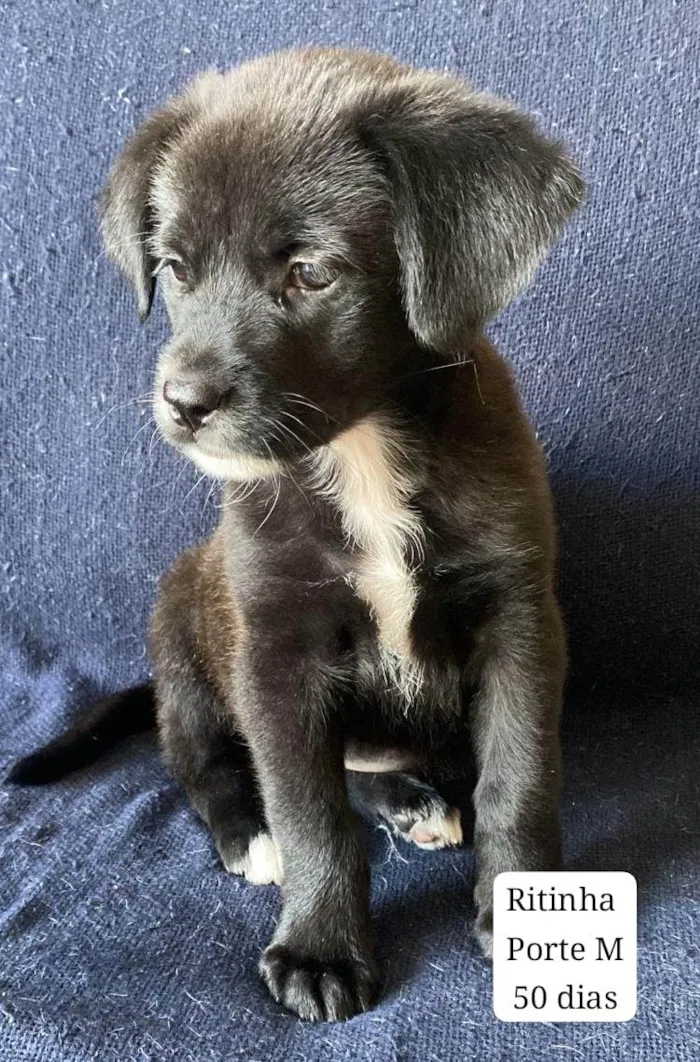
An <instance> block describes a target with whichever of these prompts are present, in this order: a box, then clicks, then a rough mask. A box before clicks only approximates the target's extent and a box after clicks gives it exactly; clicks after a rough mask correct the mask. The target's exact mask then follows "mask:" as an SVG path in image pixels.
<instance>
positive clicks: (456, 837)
mask: <svg viewBox="0 0 700 1062" xmlns="http://www.w3.org/2000/svg"><path fill="white" fill-rule="evenodd" d="M387 819H388V822H389V824H390V825H391V826H392V828H393V829H394V830H395V831H396V832H397V833H400V834H401V836H402V837H403V838H404V839H405V840H406V841H412V842H413V844H415V845H418V847H419V848H426V849H431V848H448V847H449V846H451V845H457V844H461V843H462V817H461V815H460V812H459V809H458V808H451V807H449V806H448V805H447V803H446V802H445V801H444V800H443V799H442V797H440V796H438V795H437V793H436V794H435V795H434V797H433V798H432V799H431V800H430V802H429V803H423V804H422V805H419V806H418V807H417V808H416V807H407V808H400V809H394V810H392V812H391V815H390V816H387Z"/></svg>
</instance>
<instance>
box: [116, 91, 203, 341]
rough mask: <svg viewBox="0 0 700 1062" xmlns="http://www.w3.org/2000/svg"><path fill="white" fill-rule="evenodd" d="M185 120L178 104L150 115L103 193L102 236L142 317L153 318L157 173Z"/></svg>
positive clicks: (127, 146) (121, 158) (133, 139)
mask: <svg viewBox="0 0 700 1062" xmlns="http://www.w3.org/2000/svg"><path fill="white" fill-rule="evenodd" d="M184 119H185V114H184V110H183V108H182V107H179V106H177V105H171V106H170V107H169V108H167V109H166V110H163V111H160V112H158V113H156V114H154V115H152V116H151V117H150V118H148V119H147V120H146V122H144V124H143V125H142V126H141V127H140V129H138V130H137V131H136V133H134V135H133V136H132V138H131V139H130V140H129V142H128V143H127V145H126V147H125V148H124V150H123V151H122V153H121V155H120V156H119V158H118V159H117V161H116V163H115V164H114V167H113V168H112V171H111V173H110V175H109V178H108V180H107V184H106V186H105V189H104V191H103V193H102V201H101V214H102V226H101V227H102V238H103V240H104V243H105V247H106V248H107V252H108V254H109V255H110V257H111V258H112V259H113V260H114V261H115V262H116V264H117V265H118V266H119V268H120V269H121V270H122V272H123V273H124V275H125V276H126V277H127V279H128V280H129V281H131V283H132V285H133V286H134V288H135V290H136V297H137V300H138V308H139V316H140V318H141V320H142V321H145V319H146V318H147V317H148V314H149V311H150V309H151V304H152V302H153V295H154V292H155V286H156V281H155V277H154V275H153V270H154V269H155V266H156V262H155V261H154V259H153V257H152V255H151V253H150V249H149V236H150V235H151V232H152V230H153V213H152V208H151V204H150V201H149V196H150V192H151V182H152V178H153V172H154V169H155V167H156V164H157V163H158V162H159V161H160V160H161V158H162V156H163V153H164V151H165V150H166V149H167V146H168V144H169V143H171V142H172V140H173V138H174V137H175V136H176V135H177V134H178V132H179V131H180V130H181V128H182V126H183V123H184Z"/></svg>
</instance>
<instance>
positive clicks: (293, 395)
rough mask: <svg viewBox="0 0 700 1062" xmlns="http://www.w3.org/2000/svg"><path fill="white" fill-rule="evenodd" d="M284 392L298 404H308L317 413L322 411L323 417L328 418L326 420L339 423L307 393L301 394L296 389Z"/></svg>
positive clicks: (286, 396)
mask: <svg viewBox="0 0 700 1062" xmlns="http://www.w3.org/2000/svg"><path fill="white" fill-rule="evenodd" d="M283 394H284V397H285V398H291V400H292V401H293V402H295V403H296V404H297V405H301V406H308V408H309V409H313V410H314V412H315V413H320V414H321V416H322V417H325V418H326V420H328V421H331V420H332V421H333V423H334V424H337V423H338V421H337V420H336V418H335V417H332V416H331V415H330V413H328V412H326V410H325V409H321V407H320V406H319V405H317V404H316V402H312V401H311V399H310V398H307V397H306V396H305V395H300V394H298V392H296V391H284V392H283Z"/></svg>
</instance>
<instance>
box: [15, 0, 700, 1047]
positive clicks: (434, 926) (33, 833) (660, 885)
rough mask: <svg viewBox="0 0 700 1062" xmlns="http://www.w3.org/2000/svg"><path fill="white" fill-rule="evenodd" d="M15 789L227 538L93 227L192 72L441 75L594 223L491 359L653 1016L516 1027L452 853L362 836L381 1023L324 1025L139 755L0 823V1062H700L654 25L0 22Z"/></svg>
mask: <svg viewBox="0 0 700 1062" xmlns="http://www.w3.org/2000/svg"><path fill="white" fill-rule="evenodd" d="M0 25H1V27H2V40H1V43H0V48H1V49H2V52H1V55H0V57H1V60H2V61H1V62H0V116H1V117H0V142H1V144H2V147H1V149H0V258H1V263H2V284H1V291H0V349H1V351H2V354H1V356H0V357H1V363H2V379H1V381H0V403H1V409H0V436H1V442H0V447H1V449H0V452H1V454H2V460H1V461H0V498H1V499H2V510H1V518H0V519H1V524H0V593H1V598H0V625H1V634H2V638H1V640H0V666H1V667H2V685H1V686H0V770H2V771H3V772H4V771H5V770H6V768H7V767H9V764H10V763H11V761H12V760H13V759H14V758H16V757H17V756H18V755H19V754H21V753H24V752H26V751H28V750H30V749H31V748H32V747H33V746H35V745H36V744H37V743H38V742H40V741H44V740H45V739H47V738H49V737H51V736H53V735H54V734H56V733H58V732H59V731H60V730H61V729H62V728H63V727H64V726H65V725H66V724H67V723H68V722H69V720H70V719H71V718H73V717H74V715H75V714H76V713H77V712H79V711H80V710H81V706H84V705H85V703H86V702H88V701H89V700H90V698H91V697H92V696H94V694H95V693H96V692H97V691H99V690H104V689H113V688H117V687H120V686H123V685H127V684H130V683H132V682H134V681H136V680H137V679H139V678H141V677H142V676H143V675H144V674H145V673H146V672H147V668H148V664H147V660H146V657H145V651H144V632H145V625H146V619H147V614H148V610H149V608H150V605H151V603H152V601H153V597H154V594H155V589H156V582H157V578H158V576H159V573H160V572H162V571H163V570H164V568H165V567H166V566H167V565H168V564H169V563H170V562H171V560H172V559H173V558H174V557H175V556H176V554H177V553H178V552H179V551H180V550H181V549H182V548H183V546H185V545H186V544H188V543H190V542H192V541H193V540H194V539H196V538H199V537H201V536H203V535H204V534H205V532H206V530H207V529H208V528H209V527H210V526H211V524H212V522H213V521H214V520H215V518H216V496H215V494H214V493H210V487H209V484H208V483H205V482H202V483H200V484H198V485H197V477H196V475H195V473H194V472H193V471H192V470H190V469H189V468H188V467H187V466H186V465H185V464H183V463H182V462H181V461H180V460H179V459H178V458H177V457H176V455H175V454H173V453H171V452H169V451H166V450H165V448H164V447H163V445H162V444H161V443H160V442H158V441H157V440H155V439H153V438H152V427H153V426H152V424H151V423H150V420H149V417H150V411H149V410H148V407H147V404H146V403H143V402H139V401H138V399H139V397H143V396H144V395H146V394H147V392H148V391H149V388H150V386H151V379H152V370H153V366H154V355H155V351H156V349H157V347H158V344H159V342H160V341H161V339H162V337H163V336H164V335H165V322H164V315H163V313H162V309H160V308H159V309H158V311H157V312H156V313H155V314H154V315H153V317H152V319H151V321H149V323H148V325H147V327H146V328H145V329H144V330H142V329H140V328H139V326H138V323H137V319H136V313H135V305H134V300H133V297H132V295H131V293H130V292H129V291H127V289H126V287H125V285H124V284H123V282H122V281H121V280H119V279H117V277H116V275H115V273H114V271H113V270H112V268H111V267H110V266H109V265H108V264H107V263H106V261H105V258H104V256H103V254H102V252H101V248H100V245H99V242H98V237H97V231H96V221H95V200H96V196H97V194H98V191H99V189H100V186H101V184H102V182H103V179H104V177H105V174H106V171H107V168H108V166H109V164H110V162H111V160H112V159H113V157H114V155H115V153H116V152H117V150H118V149H119V147H120V145H121V144H122V143H123V142H124V140H125V138H126V137H127V136H128V134H129V133H130V132H131V130H132V129H134V127H135V126H136V125H137V123H138V122H139V121H140V119H141V118H142V116H143V115H144V114H145V113H146V112H147V111H148V110H149V109H150V108H151V107H153V106H154V105H156V104H157V103H158V102H159V101H162V100H163V99H164V98H165V97H167V96H168V94H169V93H171V92H172V91H173V90H175V89H176V88H178V87H179V86H180V85H181V84H182V83H183V82H184V81H185V80H186V79H187V77H188V76H190V75H191V74H193V73H195V72H196V71H199V70H201V69H202V68H205V67H207V66H210V65H218V66H223V67H225V66H228V65H230V64H233V63H235V62H238V61H240V60H242V59H245V58H247V57H249V56H252V55H255V54H258V53H260V52H262V51H268V50H271V49H274V48H278V47H282V46H287V45H290V44H295V43H324V42H325V43H343V44H358V45H364V46H368V47H373V48H378V49H381V50H386V51H390V52H392V53H393V54H395V55H397V56H398V57H400V58H402V59H405V60H408V61H411V62H414V63H416V64H422V65H427V66H432V67H435V68H438V69H442V68H445V67H449V68H450V69H452V70H456V71H457V72H459V73H461V74H463V75H465V76H467V77H470V78H471V79H472V80H473V81H474V82H475V83H476V84H477V85H478V86H479V87H482V88H487V89H490V90H492V91H494V92H496V93H500V94H502V95H506V96H509V97H511V98H513V99H515V100H516V101H517V102H518V103H519V104H520V105H521V106H522V107H524V108H526V109H528V110H530V111H533V112H534V113H535V114H536V115H538V116H539V117H540V119H541V122H542V124H543V126H544V128H545V129H546V130H548V131H549V132H550V133H552V134H553V135H555V136H558V137H561V138H563V139H565V140H567V141H568V142H569V143H570V144H571V145H572V148H573V150H574V152H575V154H576V155H577V157H578V158H579V159H580V161H581V163H582V166H583V169H584V172H585V175H586V177H587V178H588V180H589V183H590V198H589V203H588V205H587V207H586V209H585V210H584V211H582V212H581V213H580V215H579V216H578V217H577V219H576V220H575V221H574V223H573V224H572V226H571V228H570V229H569V231H568V233H567V235H566V236H565V238H564V240H563V241H562V243H561V245H560V246H559V247H558V248H557V250H556V251H555V252H554V254H553V255H552V257H551V258H550V260H549V261H548V262H547V263H546V265H545V267H544V268H543V269H542V270H541V272H540V274H539V275H538V279H537V281H536V284H535V286H534V288H533V289H532V290H531V291H530V292H529V293H528V294H527V295H525V296H523V297H522V298H521V299H520V300H519V301H518V302H517V304H516V305H515V306H514V307H512V308H511V309H510V310H509V311H508V312H507V313H506V314H505V315H504V316H503V317H502V318H501V319H500V321H498V322H497V323H496V324H495V325H494V327H493V329H492V332H493V335H494V336H495V338H496V339H497V341H498V342H499V343H500V345H501V349H502V350H503V352H504V353H505V354H506V355H507V356H508V357H509V358H510V359H511V361H512V362H513V364H514V365H515V367H516V370H517V373H518V376H519V379H520V381H521V384H522V389H523V393H524V396H525V399H526V402H527V405H528V408H529V409H530V411H531V414H532V417H533V419H534V421H535V422H536V424H537V426H538V428H539V430H540V433H541V437H542V439H543V441H544V443H545V446H546V448H547V451H548V454H549V460H550V466H551V471H552V478H553V482H554V486H555V490H556V495H557V503H558V509H559V514H560V523H561V585H562V594H563V599H564V604H565V608H566V614H567V620H568V627H569V632H570V642H571V652H572V683H571V692H570V696H569V701H568V711H567V717H566V724H565V729H566V747H567V785H566V791H565V797H564V814H565V822H566V838H567V842H566V847H567V855H568V859H569V865H570V866H571V867H572V868H585V869H596V870H604V869H625V870H630V871H632V872H633V873H635V874H636V875H637V878H638V881H639V885H640V950H639V954H640V958H639V965H640V1001H639V1016H638V1018H637V1019H635V1020H634V1021H633V1022H630V1023H628V1024H625V1025H617V1024H615V1025H603V1024H596V1025H592V1026H589V1025H576V1024H574V1025H559V1026H552V1025H534V1026H533V1025H506V1024H502V1023H499V1022H497V1021H496V1020H495V1018H494V1017H493V1014H492V1011H491V1001H490V991H491V973H490V970H489V968H488V966H487V965H486V964H485V963H484V962H483V961H482V960H481V959H480V958H479V957H478V955H477V952H476V949H475V946H474V944H473V943H472V941H471V939H470V938H469V936H468V932H467V929H468V925H469V923H470V922H471V920H472V918H473V909H472V906H471V899H470V892H471V885H472V878H473V864H472V856H471V851H470V850H469V848H467V849H465V850H463V851H460V852H451V853H435V854H428V853H420V852H416V851H409V850H408V849H404V848H403V847H402V848H400V849H398V850H393V849H392V848H391V847H390V845H389V844H388V841H387V839H386V837H385V836H384V834H382V833H381V832H379V831H372V832H369V833H368V843H369V845H370V849H371V853H372V860H373V874H374V886H373V887H374V904H375V910H376V912H377V931H378V936H379V942H380V957H381V959H382V962H383V967H384V970H385V973H386V979H387V985H386V991H385V995H384V998H383V1000H382V1003H381V1005H380V1006H379V1007H378V1009H377V1010H375V1011H373V1012H372V1013H371V1014H369V1015H366V1016H362V1017H360V1018H357V1019H354V1020H353V1021H351V1022H349V1023H347V1024H346V1025H344V1026H339V1027H338V1026H337V1027H323V1028H308V1027H305V1026H303V1025H301V1024H300V1023H299V1022H298V1021H296V1019H295V1018H293V1017H291V1016H290V1015H287V1014H283V1013H281V1012H280V1011H279V1010H278V1009H277V1008H276V1007H275V1006H274V1004H272V1002H271V1001H270V1000H269V999H268V998H267V996H266V994H265V992H264V990H263V989H262V987H261V986H260V985H259V983H258V981H257V979H256V975H255V962H256V956H257V954H258V952H259V950H260V949H261V947H262V946H263V945H264V944H265V943H266V941H267V940H268V938H269V936H270V935H271V932H272V928H273V924H274V918H275V917H276V914H277V912H278V895H277V892H276V890H275V889H271V888H265V889H256V888H254V887H252V886H249V885H247V884H246V883H244V882H242V881H239V880H238V879H232V878H230V877H228V876H227V875H225V874H224V873H223V871H221V869H220V868H219V866H218V864H217V860H216V858H215V855H214V852H213V849H212V846H211V844H210V842H209V839H208V837H207V835H206V833H205V832H204V831H203V830H202V828H201V827H200V826H199V825H198V824H197V822H196V821H195V819H194V818H193V816H192V814H191V813H190V812H189V811H188V809H187V807H186V804H185V800H184V797H183V795H182V793H181V792H180V790H179V789H178V788H177V787H176V786H175V785H174V784H173V783H172V782H171V781H170V780H169V779H168V777H167V775H166V773H165V771H164V768H163V767H162V765H161V764H160V762H159V760H158V757H157V755H156V753H155V751H154V749H153V746H152V743H150V742H149V741H148V740H146V739H143V740H142V741H139V742H134V743H133V744H132V746H131V747H130V748H129V750H128V752H126V751H122V752H121V753H120V754H116V753H115V755H114V756H112V757H111V758H110V759H108V760H105V762H104V763H102V764H100V765H98V766H97V767H96V768H95V769H93V770H91V771H89V772H86V773H85V774H83V775H82V776H81V777H79V778H78V777H76V778H74V779H70V780H68V781H66V782H65V783H63V784H61V785H58V786H55V787H52V788H51V789H47V790H44V791H19V790H13V791H10V790H9V789H7V788H5V789H3V790H2V791H0V812H1V814H2V822H3V830H2V834H1V835H0V931H1V932H2V950H1V952H0V1060H2V1062H25V1060H32V1062H34V1060H39V1059H41V1060H46V1062H82V1060H83V1059H94V1058H99V1059H102V1060H106V1062H131V1060H139V1062H142V1060H150V1062H161V1060H166V1059H178V1062H180V1060H183V1062H184V1060H193V1062H210V1060H211V1062H223V1060H227V1062H228V1060H229V1059H231V1060H232V1059H245V1060H251V1062H252V1060H254V1059H275V1060H276V1059H279V1060H285V1062H291V1060H302V1059H303V1060H316V1059H323V1060H324V1062H331V1060H336V1059H338V1060H341V1059H342V1060H346V1059H347V1060H349V1059H357V1060H368V1062H369V1060H372V1062H375V1060H377V1062H385V1060H387V1062H389V1060H391V1062H409V1060H411V1062H413V1060H415V1062H428V1060H439V1062H446V1060H453V1059H454V1060H460V1062H461V1060H463V1059H469V1058H472V1057H474V1058H479V1059H481V1058H494V1059H500V1058H503V1059H518V1060H520V1059H527V1060H530V1059H532V1060H539V1059H542V1060H545V1059H546V1060H550V1059H551V1060H556V1059H567V1060H571V1059H572V1058H573V1059H582V1060H588V1059H593V1060H598V1059H601V1060H602V1059H605V1060H607V1059H610V1060H613V1059H621V1058H624V1059H626V1058H630V1059H642V1060H644V1062H646V1060H649V1062H651V1060H654V1062H656V1060H669V1062H671V1060H673V1062H691V1059H696V1058H697V1057H698V1056H699V1055H700V1028H699V1022H698V1011H699V1009H700V1007H699V1005H698V995H697V986H698V959H697V955H698V951H697V947H698V946H697V929H698V908H697V892H695V893H694V886H695V885H696V883H697V867H698V863H697V808H698V803H697V800H698V793H697V783H698V776H699V775H700V764H699V762H698V755H697V727H696V722H695V720H696V712H695V701H694V699H693V698H695V699H697V693H698V678H699V672H700V653H698V642H699V640H700V639H699V635H700V616H699V614H698V608H697V602H698V575H699V573H700V544H699V543H700V535H699V534H698V532H699V531H700V504H699V501H698V499H699V497H700V494H699V492H698V478H699V460H698V459H699V456H700V418H699V417H698V407H699V404H700V401H699V399H700V386H699V384H700V380H699V374H700V369H699V359H698V350H699V347H700V335H699V331H700V329H699V323H698V301H699V300H698V288H699V286H700V273H699V270H698V256H697V247H698V241H699V235H700V234H699V232H698V228H699V225H698V217H699V208H700V204H699V203H698V187H699V183H700V182H699V177H698V117H699V114H698V95H699V89H700V85H699V84H698V71H699V70H700V9H698V7H697V6H696V5H695V4H692V3H690V2H687V3H685V2H681V0H679V2H672V0H625V2H623V0H620V2H618V3H610V2H607V3H606V2H603V0H587V2H586V0H558V2H557V3H556V4H552V3H547V2H545V0H512V2H508V3H506V2H497V0H493V2H489V0H484V2H473V3H472V2H467V0H425V2H416V0H356V2H352V0H305V2H303V3H294V2H292V0H281V2H279V3H273V2H272V0H268V2H267V3H258V2H254V0H203V2H201V3H196V2H194V0H189V2H188V3H184V2H182V0H172V2H167V3H166V2H165V0H154V2H149V3H145V2H139V0H104V2H102V3H97V2H93V0H83V2H70V0H55V2H49V0H44V2H42V0H17V2H12V0H0Z"/></svg>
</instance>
